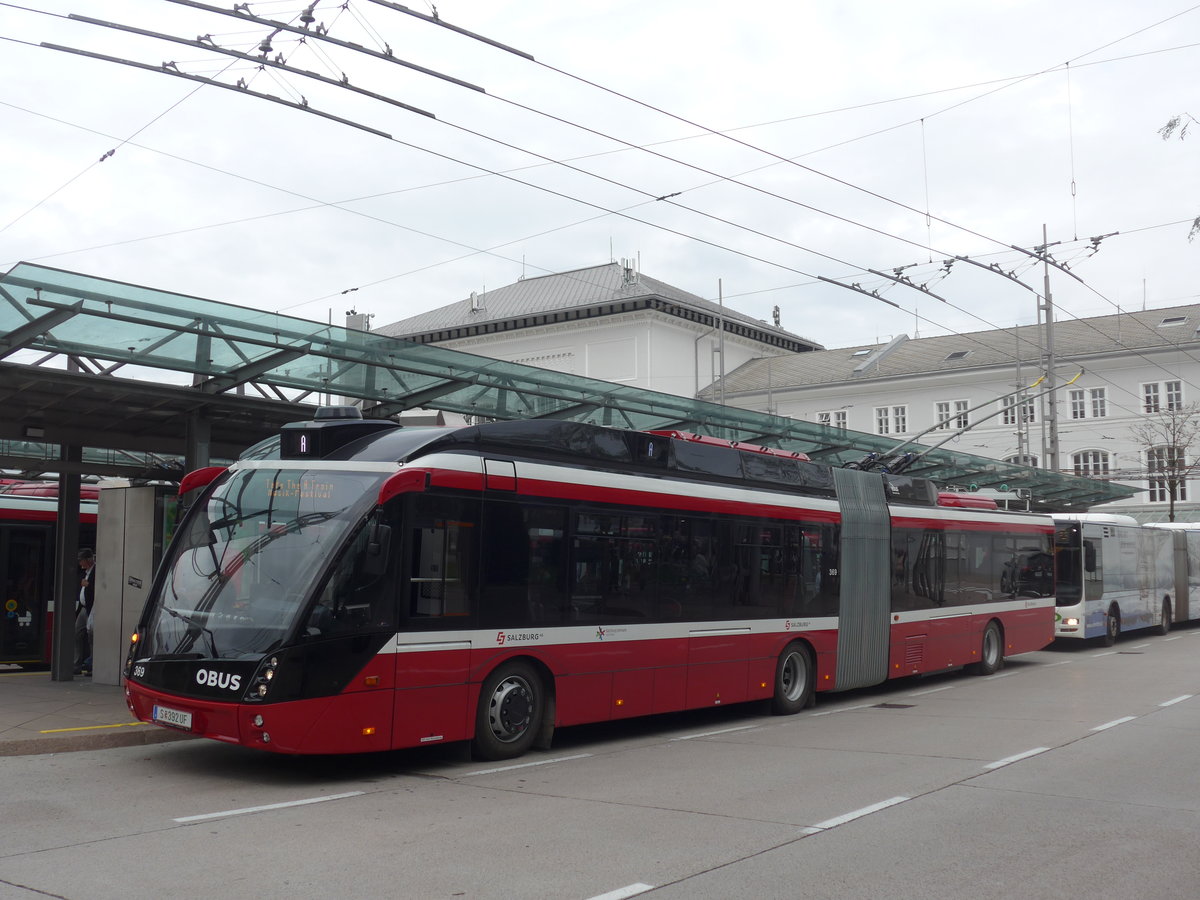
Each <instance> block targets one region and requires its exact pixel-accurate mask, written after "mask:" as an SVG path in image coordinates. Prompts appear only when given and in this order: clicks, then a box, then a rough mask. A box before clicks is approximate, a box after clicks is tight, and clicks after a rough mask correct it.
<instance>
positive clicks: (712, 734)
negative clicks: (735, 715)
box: [671, 725, 762, 741]
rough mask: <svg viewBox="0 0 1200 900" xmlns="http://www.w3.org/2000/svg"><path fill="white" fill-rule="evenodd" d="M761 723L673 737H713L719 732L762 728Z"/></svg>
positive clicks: (728, 732)
mask: <svg viewBox="0 0 1200 900" xmlns="http://www.w3.org/2000/svg"><path fill="white" fill-rule="evenodd" d="M760 727H762V726H760V725H739V726H738V727H737V728H722V729H721V730H720V731H705V732H702V733H701V734H689V735H685V736H684V737H677V738H671V740H673V741H690V740H693V739H695V738H706V737H713V736H714V735H717V734H730V733H732V732H734V731H748V730H750V729H751V728H760Z"/></svg>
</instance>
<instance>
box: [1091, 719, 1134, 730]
mask: <svg viewBox="0 0 1200 900" xmlns="http://www.w3.org/2000/svg"><path fill="white" fill-rule="evenodd" d="M1136 718H1137V716H1125V717H1124V718H1121V719H1113V720H1112V721H1111V722H1105V723H1104V724H1103V725H1097V726H1096V727H1095V728H1093V729H1092V731H1107V730H1108V729H1109V728H1116V727H1117V726H1118V725H1124V724H1125V723H1126V722H1132V721H1133V720H1134V719H1136Z"/></svg>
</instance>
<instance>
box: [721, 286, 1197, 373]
mask: <svg viewBox="0 0 1200 900" xmlns="http://www.w3.org/2000/svg"><path fill="white" fill-rule="evenodd" d="M1179 317H1182V318H1183V319H1184V321H1183V322H1182V323H1180V324H1176V325H1163V324H1162V323H1163V321H1164V320H1165V319H1172V318H1179ZM1198 328H1200V304H1190V305H1187V306H1172V307H1167V308H1164V309H1151V310H1144V311H1137V312H1122V313H1120V314H1119V315H1111V316H1098V317H1095V318H1087V319H1070V318H1068V319H1060V320H1056V321H1055V323H1054V353H1055V356H1056V357H1057V358H1058V359H1070V358H1078V357H1086V356H1088V355H1089V354H1094V353H1107V352H1112V351H1115V350H1128V351H1138V350H1145V349H1150V348H1155V349H1159V348H1163V347H1170V346H1172V345H1185V346H1186V347H1187V349H1188V350H1189V352H1191V353H1195V354H1197V355H1198V356H1200V335H1197V329H1198ZM1042 340H1043V338H1042V328H1041V326H1038V325H1022V326H1018V327H1017V328H1015V329H1014V328H1008V329H997V330H995V331H976V332H972V333H968V334H951V335H940V336H938V337H928V338H912V339H908V338H906V337H904V336H901V338H898V339H896V340H894V341H891V342H890V343H888V344H862V345H860V346H857V347H846V348H842V349H838V350H820V351H817V352H814V353H797V354H792V355H790V356H782V357H775V358H773V359H771V360H767V359H765V358H764V359H755V360H751V361H750V362H747V363H745V364H743V365H741V366H739V367H738V368H737V369H735V370H734V371H733V372H730V373H729V374H728V375H727V376H726V379H725V393H726V394H727V395H728V394H736V393H742V392H749V393H755V392H761V391H766V390H767V389H768V388H770V389H773V390H779V389H781V388H785V387H789V386H801V385H808V384H836V383H839V382H865V381H871V380H874V379H880V378H895V377H897V376H902V375H918V374H925V373H932V372H946V371H953V370H956V369H975V368H981V367H987V366H1011V365H1013V364H1014V362H1015V360H1016V357H1017V348H1018V346H1019V347H1020V358H1021V360H1022V361H1023V362H1028V363H1034V362H1036V361H1037V360H1039V359H1040V358H1041V354H1042V349H1041V345H1042ZM959 354H964V355H962V356H959ZM952 355H953V356H955V357H956V358H953V359H951V358H949V357H951V356H952ZM856 369H860V370H861V371H860V374H858V375H855V370H856ZM710 393H712V389H711V388H710V389H708V390H706V391H705V392H704V393H702V394H701V396H706V395H708V394H710Z"/></svg>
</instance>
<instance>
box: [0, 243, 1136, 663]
mask: <svg viewBox="0 0 1200 900" xmlns="http://www.w3.org/2000/svg"><path fill="white" fill-rule="evenodd" d="M340 398H345V399H346V400H349V401H353V402H355V403H358V404H359V405H361V407H362V410H363V415H364V416H367V417H389V416H393V415H396V414H398V413H401V412H404V411H406V410H411V409H435V410H441V411H445V412H452V413H459V414H461V415H464V416H469V417H473V418H474V419H484V420H502V419H525V418H554V419H563V420H571V421H580V422H590V423H593V424H599V425H608V426H613V427H618V428H628V429H633V430H678V431H690V432H694V433H697V434H702V435H710V436H713V437H719V438H723V439H726V440H731V441H738V442H745V443H751V444H759V445H763V446H768V447H773V448H779V449H783V450H792V451H798V452H802V453H805V454H807V455H808V456H809V457H810V458H812V459H814V460H817V461H820V462H825V463H828V464H830V465H834V466H842V465H845V464H847V463H851V462H855V461H857V460H860V459H862V458H863V457H865V456H867V455H868V454H872V453H874V454H886V453H888V452H890V451H891V450H893V449H894V447H895V441H894V439H890V438H887V437H881V436H877V435H869V434H863V433H859V432H852V431H846V430H844V429H836V428H832V427H829V426H824V425H818V424H816V423H812V422H803V421H798V420H795V419H791V418H787V417H785V416H777V415H772V414H768V413H762V412H755V411H752V410H746V409H741V408H738V407H733V406H725V405H721V404H718V403H712V402H708V401H702V400H696V399H693V398H688V397H679V396H675V395H672V394H663V393H659V392H655V391H648V390H644V389H640V388H635V387H629V386H627V385H620V384H614V383H611V382H605V381H600V380H597V379H592V378H586V377H582V376H577V375H570V374H566V373H561V372H554V371H550V370H547V369H539V368H536V367H532V366H525V365H520V364H517V363H511V362H505V361H502V360H495V359H489V358H487V357H481V356H475V355H472V354H468V353H461V352H458V351H453V350H447V349H445V348H442V347H438V346H434V345H430V344H418V343H414V342H411V341H405V340H402V339H398V338H392V337H386V336H382V335H376V334H372V333H370V332H364V331H358V330H354V329H348V328H344V327H340V326H334V325H329V324H322V323H318V322H313V321H310V320H307V319H300V318H296V317H292V316H286V315H282V314H280V313H272V312H266V311H263V310H259V309H250V308H246V307H240V306H235V305H232V304H228V303H222V302H219V301H215V300H208V299H204V298H199V297H192V296H187V295H184V294H178V293H172V292H169V291H161V290H156V289H154V288H149V287H143V286H138V285H133V284H127V283H124V282H117V281H111V280H107V279H102V278H97V277H95V276H90V275H86V274H82V273H78V272H69V271H64V270H61V269H54V268H49V267H45V266H40V265H35V264H31V263H19V264H17V265H16V266H14V267H13V268H12V269H10V270H9V271H8V272H7V273H5V274H4V275H2V276H0V401H2V403H3V407H2V408H3V409H4V414H3V415H2V416H0V468H4V469H9V470H17V471H22V472H29V473H47V472H56V473H58V475H59V480H60V490H59V524H60V528H59V532H58V533H59V539H58V570H57V571H58V573H59V579H58V584H59V587H58V588H57V589H56V599H57V601H58V602H59V603H60V604H62V605H60V606H58V608H59V609H68V608H71V607H72V606H73V602H72V600H73V598H70V599H66V600H65V602H64V597H63V596H62V591H63V589H64V586H66V585H69V584H72V583H73V582H74V563H75V549H74V546H75V536H74V534H73V528H72V527H71V523H72V522H73V521H74V516H73V514H72V515H67V514H66V513H67V512H68V511H72V510H75V509H77V508H78V499H79V479H80V476H81V475H84V474H88V475H107V476H123V477H128V478H133V479H147V480H155V479H169V480H178V479H179V478H180V477H181V476H182V474H183V473H184V472H185V471H187V470H190V469H194V468H199V467H201V466H204V465H208V464H210V463H211V462H214V461H221V460H229V459H234V458H236V457H237V455H238V453H239V452H240V451H241V450H242V449H244V448H246V447H248V446H250V445H251V444H254V443H256V442H258V441H259V440H261V439H263V438H265V437H267V436H269V435H271V434H274V433H275V432H277V431H278V430H279V428H280V426H281V425H283V424H284V423H286V422H289V421H296V420H298V419H305V418H308V417H309V416H310V415H311V413H312V409H313V407H314V406H316V405H320V404H321V403H326V402H330V400H334V399H336V400H337V402H344V401H342V400H341V399H340ZM906 449H910V450H913V451H915V452H921V451H924V450H926V449H928V448H925V447H922V446H921V445H916V444H914V445H912V446H911V447H909V448H906ZM906 474H910V475H915V476H920V477H924V478H929V479H931V480H933V481H936V482H938V483H940V484H943V485H974V486H975V487H977V488H984V489H987V488H990V489H995V490H1006V491H1012V490H1020V491H1022V492H1027V493H1026V495H1027V496H1028V497H1030V499H1031V506H1032V508H1033V509H1035V510H1038V511H1046V512H1050V511H1063V510H1070V511H1076V512H1078V511H1083V510H1086V509H1088V508H1090V507H1092V506H1095V505H1097V504H1101V503H1106V502H1109V501H1112V500H1117V499H1122V498H1124V497H1128V496H1131V495H1133V494H1134V493H1136V489H1135V488H1132V487H1128V486H1125V485H1120V484H1116V483H1112V482H1106V481H1099V480H1094V479H1089V478H1079V477H1075V476H1070V475H1063V474H1060V473H1057V472H1050V471H1046V470H1044V469H1031V468H1028V467H1024V466H1017V465H1012V464H1008V463H1003V462H1000V461H998V460H993V459H988V458H986V457H980V456H974V455H972V454H967V453H961V452H959V451H956V450H949V449H945V448H938V449H933V450H929V452H927V453H924V454H923V455H922V456H921V458H920V460H919V461H918V463H917V464H916V465H914V466H913V467H912V468H910V469H908V470H907V472H906ZM65 618H66V617H60V618H59V621H60V622H62V623H63V625H64V627H63V628H61V629H60V628H58V627H57V626H56V629H55V638H54V643H55V653H54V657H53V658H54V660H55V665H54V674H55V677H63V678H70V677H71V674H70V657H71V649H70V648H71V641H72V635H71V632H70V629H69V627H67V624H66V622H65ZM64 660H65V662H64ZM64 669H65V673H64Z"/></svg>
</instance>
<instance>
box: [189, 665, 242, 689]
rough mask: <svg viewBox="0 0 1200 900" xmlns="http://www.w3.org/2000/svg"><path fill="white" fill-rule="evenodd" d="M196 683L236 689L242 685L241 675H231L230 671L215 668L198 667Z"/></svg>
mask: <svg viewBox="0 0 1200 900" xmlns="http://www.w3.org/2000/svg"><path fill="white" fill-rule="evenodd" d="M196 684H199V685H201V686H204V687H215V688H225V689H228V690H231V691H236V690H237V689H238V688H240V687H241V686H242V676H241V675H231V674H230V673H229V672H217V671H214V670H213V669H198V670H197V671H196Z"/></svg>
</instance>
